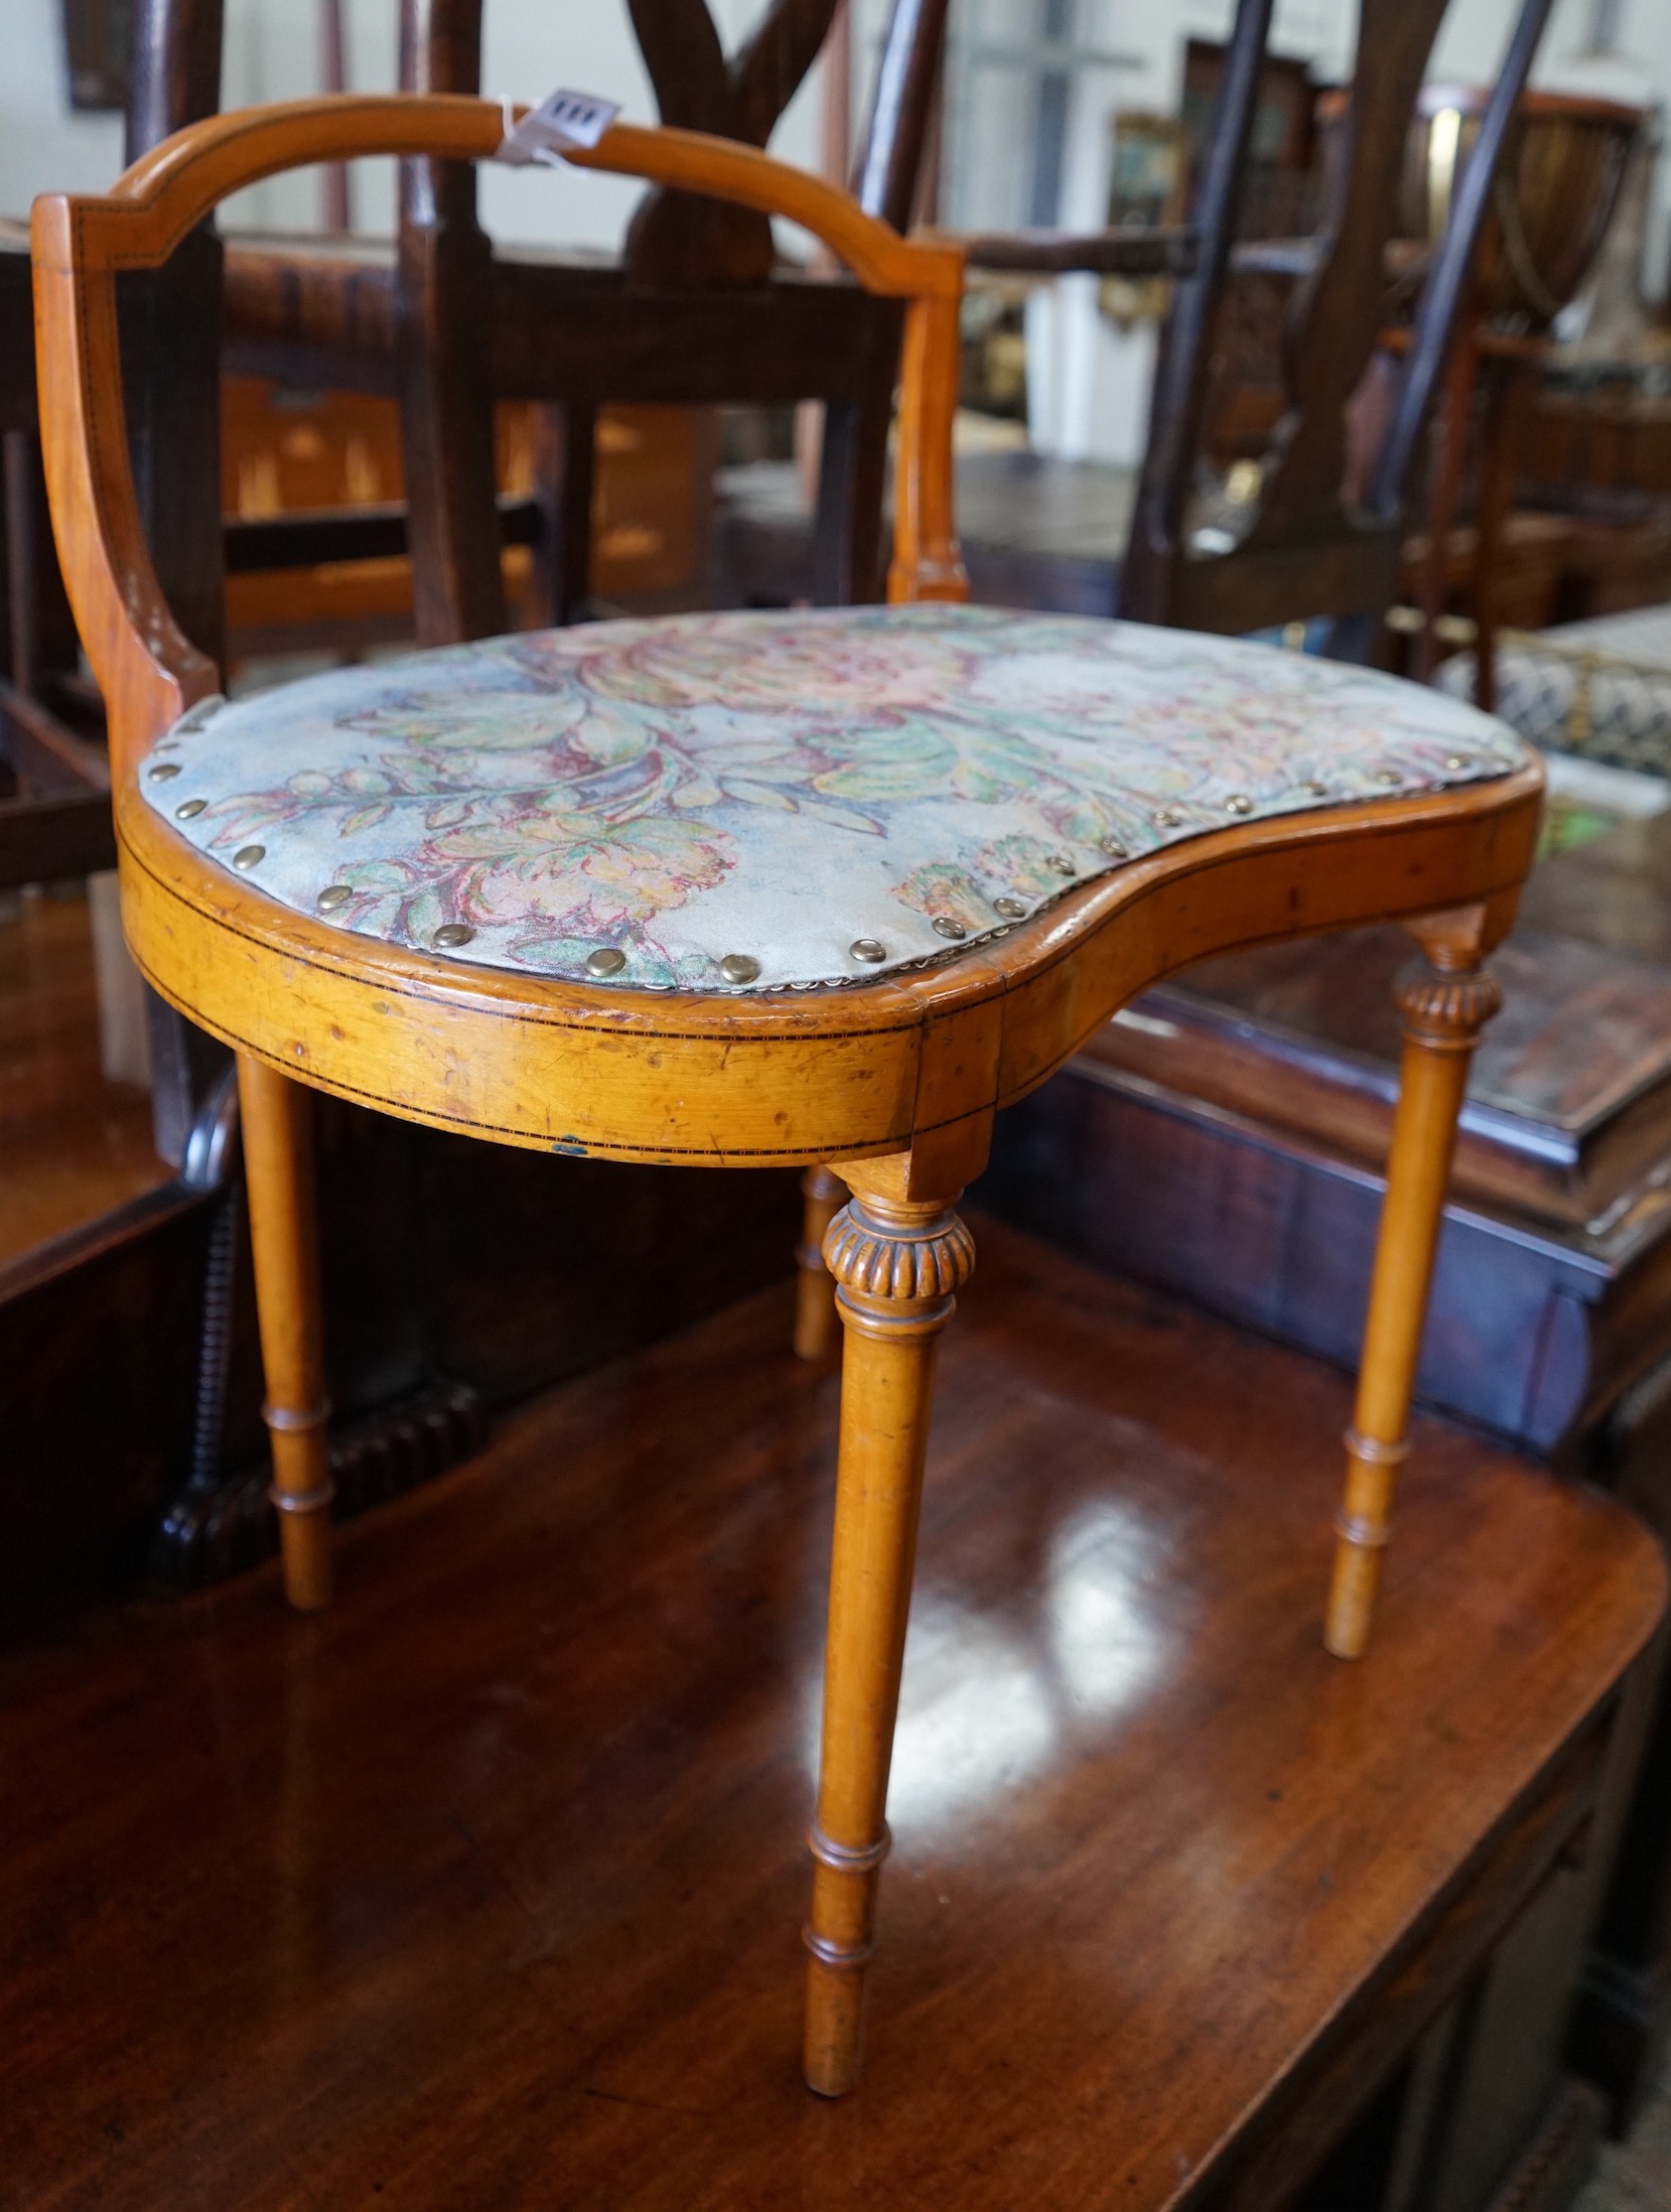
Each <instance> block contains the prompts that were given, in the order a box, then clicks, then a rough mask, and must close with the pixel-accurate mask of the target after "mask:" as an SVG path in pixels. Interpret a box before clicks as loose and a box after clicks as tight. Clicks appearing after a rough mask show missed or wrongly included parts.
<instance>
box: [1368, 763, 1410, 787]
mask: <svg viewBox="0 0 1671 2212" xmlns="http://www.w3.org/2000/svg"><path fill="white" fill-rule="evenodd" d="M1374 780H1375V782H1377V783H1380V784H1384V785H1385V786H1386V787H1387V788H1388V789H1389V790H1390V789H1391V788H1392V786H1393V785H1394V784H1395V783H1402V782H1403V781H1404V778H1403V776H1401V775H1400V774H1399V772H1398V770H1397V768H1377V769H1376V770H1375V775H1374Z"/></svg>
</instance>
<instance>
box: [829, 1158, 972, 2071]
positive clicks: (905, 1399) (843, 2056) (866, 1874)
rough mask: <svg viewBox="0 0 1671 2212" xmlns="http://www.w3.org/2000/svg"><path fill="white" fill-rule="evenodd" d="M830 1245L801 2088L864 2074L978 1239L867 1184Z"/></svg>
mask: <svg viewBox="0 0 1671 2212" xmlns="http://www.w3.org/2000/svg"><path fill="white" fill-rule="evenodd" d="M857 1179H858V1178H857V1176H855V1180H857ZM824 1258H825V1261H826V1262H827V1264H828V1266H829V1271H830V1274H831V1275H832V1276H833V1277H834V1278H835V1283H836V1294H835V1305H836V1309H837V1311H838V1313H840V1315H841V1319H842V1322H843V1324H844V1325H845V1327H846V1330H847V1348H846V1353H845V1357H844V1362H843V1367H842V1378H841V1453H840V1461H839V1467H838V1472H837V1476H836V1512H835V1553H834V1558H833V1560H832V1562H831V1567H830V1621H829V1641H828V1645H827V1648H826V1655H825V1661H824V1735H823V1749H822V1754H821V1760H820V1766H819V1777H818V1811H817V1815H816V1818H815V1819H814V1821H813V1824H812V1831H811V1834H810V1836H809V1837H808V1842H809V1844H810V1846H811V1849H812V1856H813V1858H814V1860H815V1861H816V1862H817V1865H816V1866H815V1868H814V1870H813V1877H812V1912H811V1916H810V1918H809V1920H808V1923H807V1927H806V1947H807V1950H808V1951H809V1952H810V1953H811V1958H810V1960H809V1961H808V1965H807V1984H806V2040H805V2058H804V2065H805V2073H806V2080H807V2086H808V2087H809V2088H811V2089H815V2090H817V2091H818V2092H819V2094H820V2095H821V2096H825V2097H840V2096H843V2095H845V2094H846V2092H847V2091H848V2090H850V2089H851V2088H852V2087H853V2085H854V2083H855V2082H856V2081H857V2080H858V2078H859V2065H860V2046H861V2037H862V2028H863V2013H864V1982H865V1964H866V1961H867V1960H868V1959H869V1958H870V1955H871V1952H872V1949H873V1948H874V1929H875V1915H876V1891H877V1877H878V1875H879V1873H880V1871H881V1867H882V1862H883V1860H884V1859H885V1858H886V1857H887V1853H888V1826H887V1822H886V1819H885V1817H884V1815H885V1812H886V1809H887V1800H888V1770H889V1764H890V1761H891V1759H892V1756H893V1749H894V1719H895V1714H896V1711H897V1709H898V1706H899V1700H900V1668H901V1664H902V1662H903V1660H904V1657H905V1618H906V1615H907V1613H908V1611H909V1607H910V1582H911V1566H912V1562H913V1560H914V1558H915V1554H916V1522H917V1508H918V1504H919V1501H920V1498H921V1494H922V1462H923V1454H924V1452H925V1450H926V1447H927V1442H928V1419H929V1410H930V1407H931V1405H932V1401H933V1394H934V1360H935V1352H936V1349H937V1347H938V1343H939V1336H940V1331H941V1329H942V1328H944V1326H945V1324H946V1322H947V1321H948V1320H949V1319H950V1317H951V1313H952V1310H953V1307H954V1306H955V1304H956V1296H955V1294H956V1292H957V1291H958V1290H959V1289H960V1287H961V1286H962V1285H963V1284H964V1283H966V1282H967V1281H968V1280H969V1277H970V1275H971V1274H972V1273H973V1271H974V1265H975V1243H974V1239H973V1238H972V1237H971V1236H970V1234H969V1232H968V1230H967V1229H966V1228H965V1227H964V1225H963V1223H962V1222H961V1221H960V1220H959V1219H958V1217H957V1215H956V1214H955V1213H954V1212H953V1211H952V1210H951V1207H950V1205H949V1204H948V1203H946V1202H945V1201H944V1200H937V1201H935V1202H934V1203H932V1204H912V1203H909V1202H907V1201H905V1200H899V1199H893V1198H885V1197H882V1196H880V1195H877V1194H875V1193H874V1192H873V1191H871V1190H868V1189H867V1190H866V1191H865V1192H864V1193H863V1194H862V1195H860V1194H856V1195H855V1196H854V1197H853V1199H852V1200H851V1201H850V1203H849V1204H847V1205H846V1206H844V1207H843V1208H842V1210H841V1212H840V1213H838V1214H837V1215H836V1217H835V1219H834V1220H833V1221H832V1222H831V1224H830V1229H829V1234H828V1235H827V1236H826V1238H825V1240H824Z"/></svg>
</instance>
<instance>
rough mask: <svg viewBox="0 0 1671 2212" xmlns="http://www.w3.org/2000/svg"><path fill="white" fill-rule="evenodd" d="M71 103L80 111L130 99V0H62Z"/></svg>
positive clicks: (103, 108)
mask: <svg viewBox="0 0 1671 2212" xmlns="http://www.w3.org/2000/svg"><path fill="white" fill-rule="evenodd" d="M60 4H61V6H62V8H63V10H64V52H65V61H66V64H67V67H68V70H69V77H70V107H71V108H72V109H73V110H75V111H76V112H78V113H87V112H98V113H101V112H105V111H108V110H109V109H112V108H114V109H117V110H120V109H122V108H125V107H126V106H127V102H128V17H129V0H60Z"/></svg>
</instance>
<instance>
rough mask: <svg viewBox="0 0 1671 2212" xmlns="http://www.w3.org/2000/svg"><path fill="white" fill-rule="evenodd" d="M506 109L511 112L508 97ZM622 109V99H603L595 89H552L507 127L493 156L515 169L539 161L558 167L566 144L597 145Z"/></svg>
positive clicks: (507, 112)
mask: <svg viewBox="0 0 1671 2212" xmlns="http://www.w3.org/2000/svg"><path fill="white" fill-rule="evenodd" d="M505 112H506V115H507V116H508V114H509V102H508V101H507V102H506V103H505ZM620 113H621V104H620V102H619V101H617V100H601V99H599V97H598V95H597V94H596V93H595V92H548V93H547V94H546V96H545V98H544V99H542V100H541V101H540V103H539V105H538V107H530V108H529V110H528V112H527V114H526V115H524V116H523V118H522V120H521V121H520V122H519V123H518V124H517V125H516V126H515V128H514V129H507V130H506V132H505V134H504V136H503V138H502V139H501V140H500V141H499V148H498V152H497V153H496V154H495V155H494V156H493V159H494V160H495V161H502V162H508V163H509V164H510V165H511V167H512V168H513V169H520V168H524V167H526V165H527V164H528V163H529V162H536V161H537V162H545V163H547V164H548V165H550V166H552V167H555V166H556V164H557V163H559V162H560V161H561V160H562V158H563V150H564V148H565V147H568V146H596V145H597V143H598V141H599V139H600V138H602V137H603V135H604V133H605V131H607V130H608V129H609V127H610V125H611V124H612V123H613V122H614V121H615V119H616V117H617V116H618V115H619V114H620Z"/></svg>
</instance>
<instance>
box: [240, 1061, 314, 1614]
mask: <svg viewBox="0 0 1671 2212" xmlns="http://www.w3.org/2000/svg"><path fill="white" fill-rule="evenodd" d="M238 1104H239V1108H240V1112H241V1116H242V1121H243V1156H244V1176H245V1180H246V1182H247V1184H248V1188H249V1239H250V1247H251V1251H252V1253H253V1256H254V1261H255V1303H256V1309H257V1313H258V1316H259V1319H260V1325H261V1361H262V1365H263V1367H264V1369H265V1371H266V1378H267V1403H266V1404H265V1405H264V1406H263V1407H262V1409H261V1412H262V1417H263V1419H264V1420H265V1422H266V1424H267V1433H268V1436H269V1437H270V1438H271V1440H272V1452H273V1486H272V1489H271V1491H270V1492H269V1493H268V1494H269V1495H270V1496H271V1498H272V1501H273V1504H274V1505H275V1506H276V1507H277V1508H278V1514H279V1543H280V1548H281V1552H282V1556H283V1561H284V1593H285V1595H286V1596H287V1597H288V1598H289V1600H290V1602H291V1603H292V1604H293V1605H294V1606H296V1607H297V1608H298V1609H299V1610H300V1611H302V1612H314V1611H317V1610H318V1608H319V1607H320V1606H322V1605H325V1604H329V1602H330V1600H331V1499H332V1495H333V1491H332V1482H331V1457H330V1452H329V1450H328V1446H327V1440H326V1427H327V1424H328V1422H329V1420H330V1418H331V1408H330V1406H329V1404H328V1403H327V1401H326V1396H325V1358H324V1348H323V1337H322V1329H321V1322H320V1296H319V1244H318V1230H317V1227H316V1222H315V1210H314V1148H313V1099H312V1097H311V1096H310V1094H309V1093H308V1091H307V1090H306V1089H304V1087H303V1086H302V1085H301V1084H300V1083H293V1082H291V1080H290V1079H289V1077H288V1076H285V1075H280V1074H279V1073H278V1072H277V1071H276V1069H274V1068H270V1067H268V1066H267V1065H266V1063H265V1062H264V1061H262V1060H257V1059H252V1058H250V1057H249V1056H248V1055H247V1054H244V1053H240V1054H239V1056H238Z"/></svg>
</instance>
